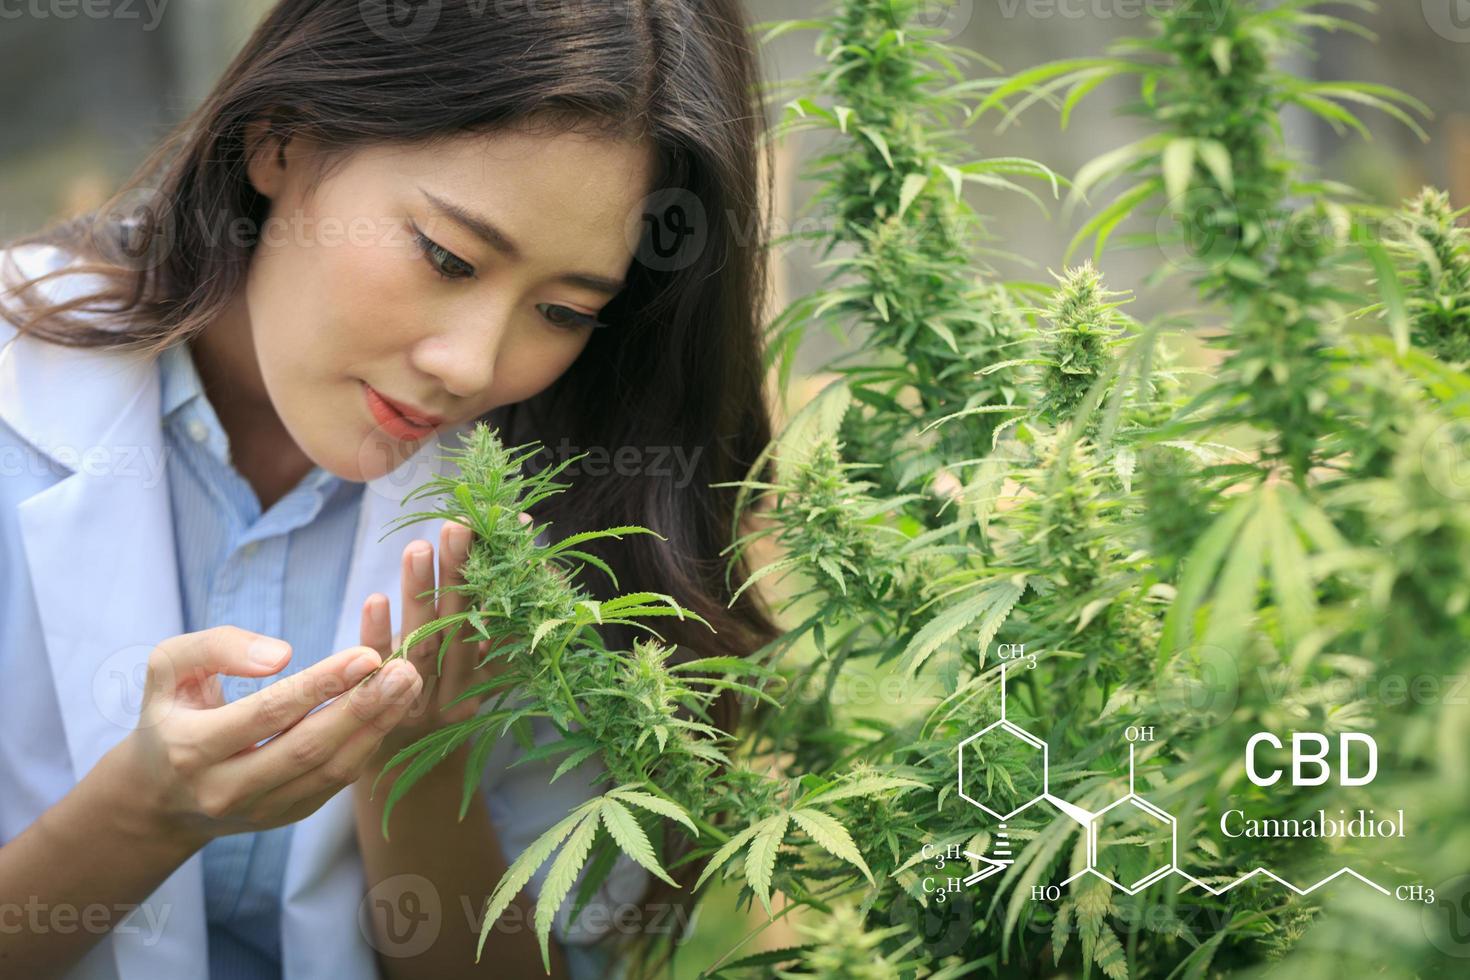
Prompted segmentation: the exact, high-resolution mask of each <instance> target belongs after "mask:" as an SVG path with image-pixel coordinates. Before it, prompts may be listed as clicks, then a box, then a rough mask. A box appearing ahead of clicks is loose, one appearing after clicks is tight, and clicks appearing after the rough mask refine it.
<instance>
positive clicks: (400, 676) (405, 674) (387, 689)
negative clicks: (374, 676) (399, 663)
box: [383, 667, 414, 700]
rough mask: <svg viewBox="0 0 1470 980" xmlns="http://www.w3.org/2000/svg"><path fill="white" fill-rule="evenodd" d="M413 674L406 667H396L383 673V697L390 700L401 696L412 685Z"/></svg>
mask: <svg viewBox="0 0 1470 980" xmlns="http://www.w3.org/2000/svg"><path fill="white" fill-rule="evenodd" d="M413 674H414V672H413V671H412V670H410V669H409V668H407V667H397V668H394V669H391V670H388V671H386V672H385V674H384V676H383V697H384V698H385V699H387V700H392V699H394V698H397V697H399V696H401V695H402V694H403V693H404V692H405V691H407V690H408V687H409V685H410V684H412V683H413Z"/></svg>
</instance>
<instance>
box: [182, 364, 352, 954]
mask: <svg viewBox="0 0 1470 980" xmlns="http://www.w3.org/2000/svg"><path fill="white" fill-rule="evenodd" d="M159 370H160V372H161V374H160V381H161V384H162V413H163V420H164V426H163V427H164V439H165V445H166V447H167V449H166V456H165V458H166V460H167V462H166V464H165V469H166V471H167V475H168V482H169V491H170V494H171V496H172V506H173V519H174V546H175V551H176V553H177V557H178V567H179V583H180V589H181V592H182V600H183V614H184V629H185V630H187V631H189V632H192V631H194V630H201V629H208V628H210V627H212V626H221V625H226V624H229V625H234V626H239V627H242V628H244V629H248V630H254V631H255V632H258V633H263V634H265V635H267V636H275V637H280V638H281V639H283V640H286V641H287V642H288V643H290V644H291V650H292V653H291V659H290V661H289V662H288V663H287V664H286V666H285V667H284V668H283V669H282V670H280V671H278V672H276V673H275V674H270V675H267V676H265V677H257V678H248V677H230V676H224V675H221V676H220V686H221V690H222V692H223V694H224V698H225V700H226V701H227V702H229V701H234V700H236V699H238V698H240V697H243V696H245V695H247V694H250V693H252V692H254V691H257V690H259V689H260V688H262V687H264V686H265V685H266V684H269V683H273V682H275V681H277V680H279V679H280V678H282V677H286V676H289V675H291V674H294V673H296V672H298V671H300V670H303V669H305V668H307V667H310V666H311V665H312V664H314V663H316V662H318V661H319V660H321V659H322V658H324V657H326V656H327V655H328V654H330V653H331V652H332V650H331V645H332V640H333V632H334V631H335V629H336V621H337V612H338V610H339V609H341V604H342V591H343V589H344V588H345V586H346V580H347V571H348V563H349V561H350V560H351V556H352V536H353V531H354V529H355V527H356V524H357V514H358V505H359V503H360V501H361V498H362V493H363V484H361V483H355V482H352V481H349V480H343V479H341V478H340V477H337V476H335V475H333V474H332V473H330V472H328V471H326V470H324V469H322V468H321V467H320V466H317V467H314V468H313V469H312V470H311V472H309V473H308V474H307V475H306V476H305V477H303V478H302V480H301V482H300V483H298V484H296V486H295V487H293V488H292V489H291V491H290V492H289V493H287V494H286V495H285V496H284V497H282V498H281V499H280V500H277V501H276V502H275V503H274V504H272V505H271V507H270V509H269V510H267V511H266V512H265V513H264V514H262V513H261V512H260V502H259V500H258V498H257V497H256V495H255V491H254V489H253V488H252V487H251V486H250V484H249V483H248V482H247V481H246V480H245V478H244V477H242V476H241V475H240V473H239V471H237V470H236V469H235V467H234V466H233V465H232V463H231V461H230V445H229V438H228V436H227V435H226V434H225V431H224V428H223V427H222V426H221V425H220V422H219V418H218V417H217V416H216V415H215V412H214V408H213V406H211V405H210V403H209V399H208V398H207V397H206V396H205V394H204V391H203V388H202V385H201V384H200V380H199V375H198V372H197V371H196V370H195V367H194V363H193V359H192V357H191V356H190V354H189V350H188V347H187V345H183V344H179V345H175V346H173V347H171V348H169V349H168V350H166V351H164V352H163V354H161V355H160V357H159ZM291 831H292V825H291V824H286V825H285V826H282V827H275V828H272V829H270V830H267V831H262V832H259V833H242V834H230V835H228V836H225V837H217V838H215V839H214V840H211V841H210V842H209V843H208V844H206V845H205V847H204V849H203V852H202V856H203V861H204V901H205V913H206V921H207V923H208V936H209V976H210V978H211V980H264V978H272V980H279V978H280V976H281V929H280V919H281V916H280V903H281V888H282V876H283V874H284V872H285V867H286V854H287V846H288V844H289V842H290V839H291Z"/></svg>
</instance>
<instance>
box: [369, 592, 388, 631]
mask: <svg viewBox="0 0 1470 980" xmlns="http://www.w3.org/2000/svg"><path fill="white" fill-rule="evenodd" d="M368 615H369V616H371V617H372V621H373V625H374V626H383V625H386V624H387V622H388V603H387V602H386V601H384V602H379V601H378V597H377V596H373V598H372V600H371V601H370V602H369V603H368Z"/></svg>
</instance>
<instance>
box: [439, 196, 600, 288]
mask: <svg viewBox="0 0 1470 980" xmlns="http://www.w3.org/2000/svg"><path fill="white" fill-rule="evenodd" d="M419 193H421V194H423V195H424V197H425V198H426V199H427V200H428V202H429V204H430V205H432V206H433V208H434V210H436V211H438V212H439V213H440V214H442V215H443V216H444V217H446V218H448V219H449V220H450V221H453V222H454V223H455V224H457V225H459V226H460V227H462V228H464V229H465V230H466V231H468V232H470V233H471V234H473V235H474V236H475V237H477V238H479V239H480V240H481V241H483V242H484V243H485V244H487V245H489V246H490V247H491V248H493V249H495V251H497V252H499V253H500V254H501V255H504V256H505V257H506V258H510V259H519V258H521V257H522V252H521V250H520V248H519V247H518V246H517V245H516V243H515V242H513V241H511V239H510V236H509V235H507V234H506V233H505V232H503V231H501V230H500V229H499V228H497V227H496V226H495V224H494V222H492V221H490V219H488V218H486V217H485V216H484V215H481V214H476V213H475V212H473V211H471V210H469V209H468V208H465V207H462V206H461V205H458V204H456V203H454V202H453V201H447V200H445V199H444V198H442V197H439V196H438V195H436V194H431V193H429V192H428V191H426V190H424V189H423V188H422V187H420V188H419ZM556 280H557V282H563V283H566V284H567V285H570V286H581V287H583V288H585V289H590V290H592V291H593V292H598V293H606V294H607V295H608V296H615V295H617V294H618V293H620V292H622V290H623V287H624V286H625V285H627V282H626V280H623V279H609V278H608V277H607V276H599V275H594V274H593V273H590V272H569V273H566V274H565V275H560V276H557V277H556Z"/></svg>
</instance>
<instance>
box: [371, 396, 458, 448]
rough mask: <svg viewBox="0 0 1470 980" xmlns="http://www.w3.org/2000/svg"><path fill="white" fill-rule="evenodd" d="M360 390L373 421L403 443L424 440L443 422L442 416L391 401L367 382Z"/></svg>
mask: <svg viewBox="0 0 1470 980" xmlns="http://www.w3.org/2000/svg"><path fill="white" fill-rule="evenodd" d="M362 388H363V394H364V396H365V397H366V399H367V405H368V411H369V412H371V413H372V416H373V419H374V420H375V421H376V422H377V423H378V426H379V427H380V428H381V429H382V430H383V431H384V432H386V433H388V434H389V435H390V436H392V437H393V438H395V439H401V440H403V441H405V442H415V441H418V440H420V439H425V438H427V437H429V436H430V435H433V433H434V427H435V426H436V425H439V424H441V423H443V421H444V418H443V416H439V415H428V414H425V413H422V412H419V411H418V410H417V409H413V408H410V407H409V406H406V405H404V404H402V403H401V402H396V401H393V400H392V399H391V398H388V397H387V396H386V395H384V394H383V393H382V392H380V391H378V390H377V389H376V388H374V387H373V386H372V385H370V384H368V383H367V382H363V386H362Z"/></svg>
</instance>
